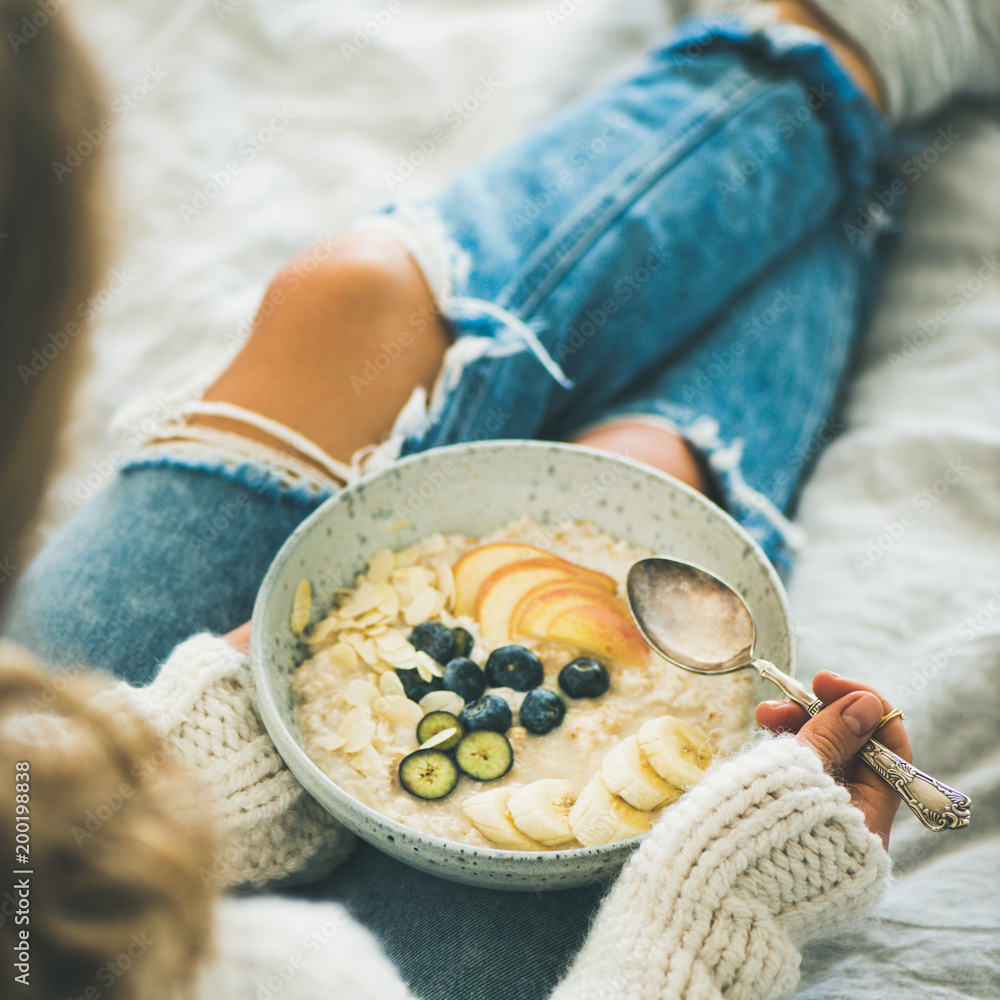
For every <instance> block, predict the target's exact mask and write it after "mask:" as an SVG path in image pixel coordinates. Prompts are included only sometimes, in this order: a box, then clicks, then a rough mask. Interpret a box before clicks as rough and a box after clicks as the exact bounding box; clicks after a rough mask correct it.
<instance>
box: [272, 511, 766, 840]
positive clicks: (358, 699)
mask: <svg viewBox="0 0 1000 1000" xmlns="http://www.w3.org/2000/svg"><path fill="white" fill-rule="evenodd" d="M649 554H650V553H649V552H647V551H644V550H640V549H637V548H634V547H631V546H629V545H627V544H625V543H624V542H621V541H616V540H615V539H613V538H611V537H609V536H608V535H606V534H605V533H603V532H602V531H600V530H599V529H598V528H596V527H595V526H594V525H593V524H591V523H589V522H580V523H576V524H572V525H569V526H564V527H561V528H559V529H549V528H545V527H543V526H541V525H538V524H536V523H534V522H532V521H530V520H529V519H527V518H524V519H521V520H518V521H515V522H513V523H511V524H509V525H507V526H506V527H504V528H503V529H501V530H499V531H497V532H495V533H494V534H492V535H490V536H488V537H484V538H479V539H476V538H470V537H468V536H465V535H458V534H449V535H442V534H437V535H432V536H430V537H428V538H426V539H424V540H423V541H421V542H418V543H417V544H415V545H412V546H410V547H409V548H407V549H403V550H400V551H396V552H394V551H392V550H390V549H383V550H381V551H380V552H378V553H376V554H375V556H374V557H373V558H372V560H371V561H370V563H369V564H368V566H367V567H366V569H365V571H364V573H362V574H361V575H360V576H359V577H358V578H357V580H356V581H355V582H354V585H353V586H352V587H351V588H349V589H345V590H343V591H340V592H338V594H337V595H336V601H335V607H334V608H333V609H332V610H330V612H329V613H328V614H327V616H326V617H325V618H323V619H322V620H321V621H320V622H319V623H318V624H316V625H315V626H314V627H313V628H312V629H311V630H310V631H309V632H308V633H307V634H306V635H305V636H304V638H305V642H306V645H307V648H308V650H309V655H308V658H307V659H306V660H305V662H304V663H303V664H302V665H301V667H299V669H298V670H297V671H296V673H295V675H294V678H293V690H294V692H295V695H296V699H297V720H298V724H299V727H300V730H301V732H302V736H303V741H304V745H305V749H306V752H307V753H308V754H309V755H310V757H311V758H312V759H313V761H314V762H315V763H316V764H317V765H318V766H319V767H320V768H321V769H322V770H323V771H324V773H326V774H327V775H328V776H329V777H330V778H331V779H332V780H333V781H335V782H336V783H337V784H339V785H340V786H341V787H342V788H343V789H345V790H346V791H347V792H349V793H350V794H352V795H353V796H354V797H355V798H357V799H358V800H360V801H361V802H363V803H365V804H366V805H368V806H370V807H371V808H373V809H376V810H378V811H380V812H382V813H383V814H385V815H386V816H388V817H389V818H391V819H393V820H396V821H398V822H400V823H403V824H405V825H407V826H410V827H412V828H414V829H417V830H421V831H423V832H426V833H429V834H433V835H436V836H439V837H443V838H445V839H449V840H453V841H459V842H462V843H468V844H476V845H480V846H487V847H500V848H507V849H518V850H547V849H555V848H567V847H580V846H594V845H596V844H601V843H607V842H610V841H613V840H620V839H624V838H626V837H630V836H634V835H636V834H638V833H642V832H644V831H645V830H647V829H648V828H649V826H650V825H651V824H652V823H653V822H654V821H655V820H656V818H657V817H658V816H659V815H660V813H661V811H662V810H663V809H664V808H667V807H668V806H669V805H670V803H672V802H673V801H675V800H676V799H677V798H678V797H679V796H680V794H681V793H682V791H683V790H684V789H685V788H687V787H690V785H692V784H694V782H696V781H697V780H698V778H699V777H700V776H701V774H702V773H703V771H704V769H705V768H706V767H707V766H708V764H709V763H710V761H711V760H712V759H713V757H715V756H719V755H725V754H728V753H731V752H732V751H733V750H735V749H736V747H737V746H738V745H739V744H740V742H741V741H742V740H744V739H745V738H746V736H747V735H748V734H749V731H750V722H751V719H752V716H753V708H754V699H753V685H752V681H751V679H750V678H749V677H747V676H745V675H743V674H731V675H726V676H721V677H699V676H697V675H693V674H689V673H686V672H684V671H682V670H678V669H677V668H676V667H673V666H672V665H670V664H668V663H666V662H665V661H664V660H662V659H660V658H659V657H658V656H656V655H655V654H654V653H652V652H651V651H650V650H649V648H648V647H647V646H646V644H645V642H644V641H643V639H642V637H641V636H640V635H639V633H638V631H637V630H636V628H635V626H634V624H633V622H632V620H631V617H630V615H629V613H628V610H627V607H626V605H625V602H624V599H623V597H622V594H623V589H624V580H625V575H626V573H627V571H628V568H629V567H630V566H631V565H632V563H633V562H634V561H635V560H636V559H639V558H642V557H643V556H646V555H649ZM307 592H308V586H307V585H305V590H304V592H303V593H300V594H299V595H298V601H297V606H296V607H295V608H294V609H293V612H292V615H293V620H295V619H298V622H297V624H298V627H299V628H300V629H301V628H302V627H303V626H304V622H305V621H306V620H307V618H308V608H307V607H306V609H305V610H306V614H305V615H303V606H302V599H303V598H305V599H306V600H307V599H308V593H307Z"/></svg>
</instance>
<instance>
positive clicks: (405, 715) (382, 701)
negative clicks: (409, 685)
mask: <svg viewBox="0 0 1000 1000" xmlns="http://www.w3.org/2000/svg"><path fill="white" fill-rule="evenodd" d="M372 710H373V711H374V712H375V714H376V715H379V716H381V717H382V718H384V719H388V720H389V721H390V722H395V723H398V724H399V725H412V726H415V725H416V724H417V723H418V722H419V721H420V720H421V719H422V718H423V717H424V713H423V712H422V711H421V708H420V706H419V705H418V704H417V703H416V702H415V701H410V699H409V698H402V697H399V696H398V695H388V696H385V697H382V698H378V699H376V700H375V702H374V704H373V705H372Z"/></svg>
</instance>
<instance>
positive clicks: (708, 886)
mask: <svg viewBox="0 0 1000 1000" xmlns="http://www.w3.org/2000/svg"><path fill="white" fill-rule="evenodd" d="M888 872H889V860H888V856H887V855H886V853H885V851H884V850H883V848H882V844H881V841H880V840H879V839H878V838H877V837H876V836H875V835H874V834H872V833H871V832H869V830H868V829H867V828H866V827H865V824H864V817H863V816H862V814H861V812H860V811H859V810H858V809H856V808H855V807H854V806H853V805H851V801H850V796H849V795H848V793H847V791H846V789H844V788H842V787H841V786H839V785H837V784H836V783H835V782H834V781H833V779H832V778H830V777H829V776H828V775H826V774H825V773H824V772H823V768H822V764H821V761H820V759H819V757H818V756H817V755H816V754H815V753H814V752H813V751H812V750H810V749H809V748H808V747H806V746H804V745H803V744H801V743H799V742H798V741H797V740H795V739H794V738H793V737H781V738H777V739H767V740H765V741H764V742H762V743H761V744H760V745H758V746H757V747H756V748H755V749H753V750H751V751H749V752H747V753H745V754H743V755H742V756H740V757H738V758H736V759H734V760H730V761H728V762H726V763H723V764H721V765H720V766H718V767H716V768H714V769H713V770H712V771H711V772H710V773H709V774H708V775H707V776H706V777H705V778H704V779H703V780H702V781H701V783H699V784H698V785H697V786H695V788H693V789H692V790H691V791H690V792H688V793H687V794H686V795H685V796H683V798H681V800H680V801H679V802H678V803H677V805H676V806H674V807H673V808H672V809H669V810H668V811H667V812H666V813H665V814H664V816H663V817H662V818H661V820H660V821H659V823H658V824H657V825H656V826H655V827H654V828H653V831H652V832H651V834H650V835H649V837H648V838H647V839H646V841H645V842H644V843H643V845H642V847H641V848H640V849H639V850H638V851H637V852H636V854H635V855H634V856H633V858H632V860H631V861H630V862H629V864H628V865H627V866H626V867H625V869H624V871H623V872H622V875H621V876H620V878H619V879H618V881H617V883H616V884H615V886H614V888H613V890H612V891H611V893H610V895H609V897H608V899H607V901H606V902H605V904H604V906H603V907H602V908H601V911H600V913H599V914H598V917H597V919H596V921H595V923H594V926H593V928H592V930H591V933H590V935H589V937H588V939H587V941H586V943H585V944H584V946H583V948H582V950H581V951H580V953H579V955H578V956H577V958H576V960H575V962H574V963H573V965H572V966H571V968H570V970H569V972H568V974H567V976H566V978H565V979H564V980H563V982H562V983H561V985H560V986H559V987H558V988H557V989H556V991H555V993H554V995H553V1000H597V998H599V997H601V996H604V995H605V993H603V992H602V990H605V991H606V990H607V989H608V988H609V987H610V988H611V989H612V990H613V991H614V996H615V997H616V1000H640V998H641V1000H646V998H651V997H670V998H671V1000H719V998H721V997H723V996H724V997H726V998H727V1000H754V998H757V1000H765V998H767V1000H773V998H775V997H778V996H783V995H786V994H787V993H789V992H790V991H791V990H792V988H793V987H794V985H795V983H796V982H797V980H798V972H799V952H798V946H799V945H801V944H802V943H804V942H805V941H807V940H809V939H810V938H813V937H816V936H818V935H820V934H823V933H828V932H831V931H833V930H835V929H837V928H838V927H840V926H842V925H845V924H847V923H850V922H851V921H854V920H857V919H859V918H860V917H862V916H864V915H865V914H866V913H867V912H868V911H869V910H870V909H871V907H872V906H874V905H875V903H876V902H877V901H878V899H879V897H880V896H881V894H882V892H883V890H884V887H885V883H886V880H887V877H888Z"/></svg>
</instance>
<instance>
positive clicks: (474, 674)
mask: <svg viewBox="0 0 1000 1000" xmlns="http://www.w3.org/2000/svg"><path fill="white" fill-rule="evenodd" d="M444 686H445V688H446V689H447V690H448V691H454V692H455V694H458V695H461V696H462V697H463V698H464V699H465V700H466V701H475V700H476V699H477V698H481V697H482V696H483V692H484V691H485V690H486V675H485V674H484V673H483V671H482V668H481V667H479V666H478V665H477V664H475V663H473V662H472V660H469V659H467V658H466V657H464V656H457V657H456V658H455V659H454V660H452V661H451V662H450V663H449V664H448V666H446V667H445V668H444Z"/></svg>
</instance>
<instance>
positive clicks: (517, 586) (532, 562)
mask: <svg viewBox="0 0 1000 1000" xmlns="http://www.w3.org/2000/svg"><path fill="white" fill-rule="evenodd" d="M574 579H575V577H574V576H573V575H572V573H571V571H570V570H568V569H567V568H566V565H565V563H563V562H562V561H561V560H559V559H528V560H526V561H524V562H519V563H512V564H510V565H508V566H501V567H500V569H498V570H496V571H495V572H494V573H492V574H490V576H488V577H487V578H486V580H485V581H484V583H483V585H482V586H481V587H480V588H479V597H478V599H477V600H476V619H477V621H478V622H479V631H480V632H481V633H482V636H483V639H485V641H486V642H487V643H490V644H492V645H497V644H500V643H504V642H507V641H508V640H509V639H510V634H511V629H510V620H511V616H512V615H513V613H514V608H515V607H517V603H518V601H520V600H521V598H522V597H524V595H525V594H526V593H528V591H529V590H532V589H533V588H534V587H537V586H538V585H539V584H542V583H548V582H550V581H552V580H563V581H567V582H568V581H572V580H574Z"/></svg>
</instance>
